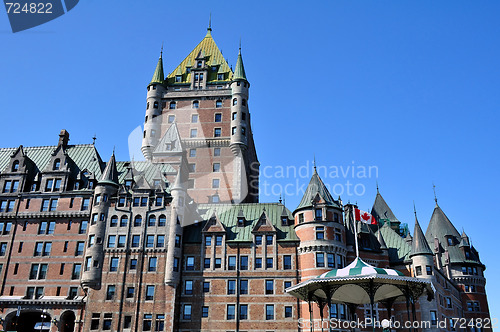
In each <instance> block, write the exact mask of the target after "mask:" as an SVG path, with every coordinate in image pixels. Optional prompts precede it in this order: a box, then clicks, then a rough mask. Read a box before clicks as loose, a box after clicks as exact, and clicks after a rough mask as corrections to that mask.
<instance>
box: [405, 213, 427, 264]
mask: <svg viewBox="0 0 500 332" xmlns="http://www.w3.org/2000/svg"><path fill="white" fill-rule="evenodd" d="M416 255H432V251H431V248H430V247H429V244H428V243H427V240H426V238H425V236H424V232H423V231H422V228H421V227H420V224H419V223H418V219H417V212H416V211H415V230H414V232H413V241H412V243H411V252H410V258H411V257H412V256H416Z"/></svg>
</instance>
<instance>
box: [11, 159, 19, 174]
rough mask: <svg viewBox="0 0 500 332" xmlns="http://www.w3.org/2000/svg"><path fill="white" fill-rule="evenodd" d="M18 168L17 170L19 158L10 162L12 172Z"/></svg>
mask: <svg viewBox="0 0 500 332" xmlns="http://www.w3.org/2000/svg"><path fill="white" fill-rule="evenodd" d="M18 170H19V160H16V161H14V163H13V164H12V172H17V171H18Z"/></svg>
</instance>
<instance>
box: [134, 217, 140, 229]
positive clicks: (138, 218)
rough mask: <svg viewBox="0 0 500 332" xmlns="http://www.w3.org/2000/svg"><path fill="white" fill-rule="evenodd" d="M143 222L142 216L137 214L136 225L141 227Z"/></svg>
mask: <svg viewBox="0 0 500 332" xmlns="http://www.w3.org/2000/svg"><path fill="white" fill-rule="evenodd" d="M141 224H142V216H140V215H138V216H135V219H134V227H139V226H141Z"/></svg>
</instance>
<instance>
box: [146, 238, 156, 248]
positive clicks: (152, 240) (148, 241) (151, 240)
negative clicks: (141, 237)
mask: <svg viewBox="0 0 500 332" xmlns="http://www.w3.org/2000/svg"><path fill="white" fill-rule="evenodd" d="M154 246H155V236H154V235H146V248H153V247H154Z"/></svg>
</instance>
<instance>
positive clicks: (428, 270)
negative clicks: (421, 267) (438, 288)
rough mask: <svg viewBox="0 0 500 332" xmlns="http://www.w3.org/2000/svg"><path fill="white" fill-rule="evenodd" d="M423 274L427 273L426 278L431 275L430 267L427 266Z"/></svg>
mask: <svg viewBox="0 0 500 332" xmlns="http://www.w3.org/2000/svg"><path fill="white" fill-rule="evenodd" d="M425 272H426V273H427V275H428V276H430V275H432V266H430V265H427V266H426V267H425Z"/></svg>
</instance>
